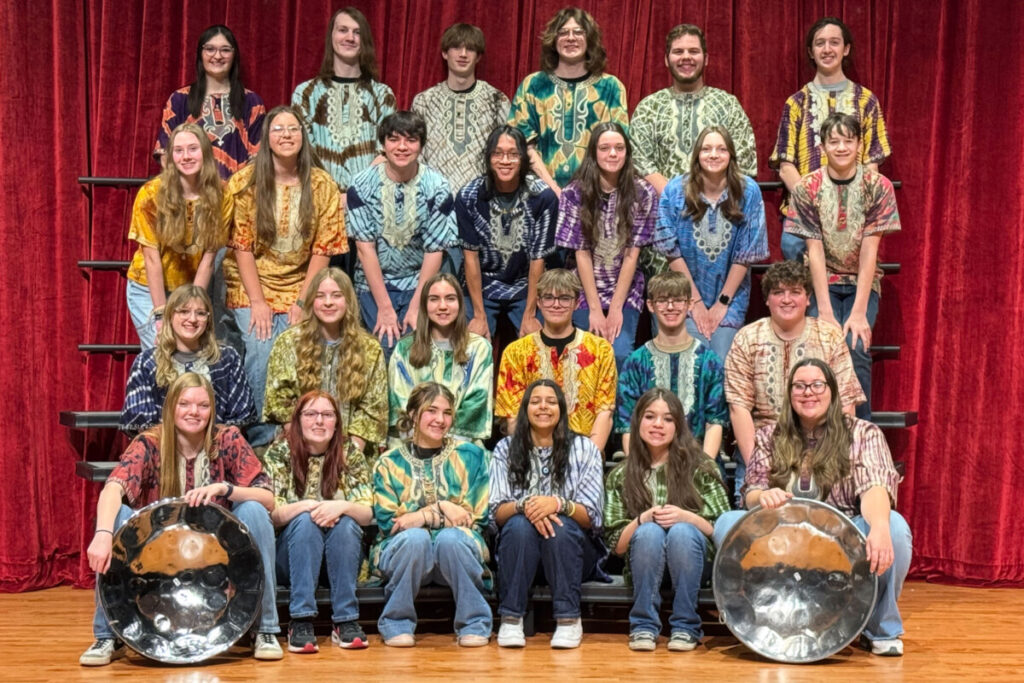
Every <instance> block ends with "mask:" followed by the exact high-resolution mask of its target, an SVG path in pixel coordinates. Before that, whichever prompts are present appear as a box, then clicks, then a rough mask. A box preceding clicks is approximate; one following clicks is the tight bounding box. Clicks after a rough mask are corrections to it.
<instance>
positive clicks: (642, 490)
mask: <svg viewBox="0 0 1024 683" xmlns="http://www.w3.org/2000/svg"><path fill="white" fill-rule="evenodd" d="M659 400H660V401H664V402H665V403H666V405H668V410H669V414H670V415H671V416H672V421H673V423H674V425H675V428H676V433H675V436H673V437H672V442H671V443H670V444H669V446H668V462H667V463H666V464H665V473H666V475H667V482H668V501H667V502H668V503H669V504H670V505H675V506H677V507H680V508H682V509H684V510H689V511H690V512H697V513H699V512H700V509H701V507H702V506H703V499H702V498H701V495H700V492H699V491H698V490H697V486H696V485H695V484H694V483H693V477H694V474H695V473H696V472H697V471H702V472H704V473H705V474H708V475H710V476H713V477H720V475H719V473H718V468H717V467H716V466H715V464H714V462H712V460H711V458H709V457H708V456H707V455H705V454H704V451H703V449H702V448H701V446H700V444H698V443H697V441H696V439H694V438H693V434H691V433H690V428H689V426H688V425H687V422H686V411H684V410H683V404H682V403H681V402H680V401H679V397H678V396H676V395H675V394H673V393H672V392H671V391H668V390H667V389H661V388H657V387H655V388H654V389H651V390H650V391H648V392H647V393H645V394H644V395H643V396H641V397H640V400H638V401H637V402H636V408H635V409H634V410H633V416H632V417H631V419H630V423H629V455H628V457H627V458H626V463H625V465H624V467H625V476H624V478H623V481H622V500H623V502H624V503H625V505H626V511H627V512H628V513H629V516H630V517H636V516H638V515H639V514H640V513H641V512H643V511H644V510H647V509H648V508H650V507H651V506H652V505H653V504H654V499H653V496H652V494H651V490H650V488H648V486H647V478H648V476H649V474H650V471H651V452H650V450H648V448H647V444H645V443H644V441H643V439H641V438H640V422H641V420H642V419H643V416H644V412H645V411H646V410H647V408H648V407H650V405H651V404H652V403H654V402H655V401H659Z"/></svg>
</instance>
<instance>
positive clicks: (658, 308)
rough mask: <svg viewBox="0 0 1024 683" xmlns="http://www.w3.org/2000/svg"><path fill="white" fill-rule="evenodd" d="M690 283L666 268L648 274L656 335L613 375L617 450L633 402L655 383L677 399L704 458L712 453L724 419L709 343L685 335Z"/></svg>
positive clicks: (718, 362)
mask: <svg viewBox="0 0 1024 683" xmlns="http://www.w3.org/2000/svg"><path fill="white" fill-rule="evenodd" d="M691 296H692V293H691V290H690V281H689V279H688V278H687V277H686V276H685V275H684V274H683V273H680V272H678V271H674V270H670V271H666V272H664V273H660V274H658V275H655V276H654V277H652V278H651V281H650V282H649V283H648V285H647V310H648V311H650V312H651V314H652V315H654V318H655V319H656V320H657V322H658V334H657V335H656V336H655V337H654V339H652V340H651V341H649V342H647V343H646V344H644V345H643V346H641V347H640V348H638V349H637V350H636V351H634V352H633V353H631V354H630V355H629V358H627V359H626V362H625V363H623V364H622V371H621V372H620V373H619V386H618V391H617V392H616V394H617V396H616V399H617V401H618V405H617V407H616V409H615V432H616V433H617V434H622V450H623V452H624V453H628V452H629V423H630V420H631V419H632V416H633V408H635V407H636V402H637V401H638V400H639V399H640V397H641V396H643V395H644V394H645V393H647V391H649V390H650V389H653V388H655V387H661V388H662V389H668V390H669V391H671V392H672V393H673V394H675V395H676V396H678V397H679V400H680V401H682V403H683V408H684V409H685V410H686V421H687V425H688V426H689V428H690V433H691V434H693V436H694V438H695V439H697V440H698V441H700V442H701V443H702V444H703V446H704V452H705V453H707V454H708V456H709V457H712V458H716V457H718V451H719V449H720V448H721V446H722V433H723V430H724V429H725V426H726V425H727V424H728V423H729V407H728V405H727V404H726V402H725V394H724V389H723V380H724V377H725V372H724V370H723V368H722V359H721V358H719V357H718V354H716V353H715V352H714V351H712V350H711V347H710V346H709V345H708V344H707V343H705V342H702V341H699V340H697V339H695V338H693V337H691V336H690V333H689V331H688V330H687V328H686V313H687V311H688V310H689V309H690V304H691V303H692V299H691V298H690V297H691Z"/></svg>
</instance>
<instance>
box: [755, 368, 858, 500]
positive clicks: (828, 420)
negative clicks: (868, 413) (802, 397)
mask: <svg viewBox="0 0 1024 683" xmlns="http://www.w3.org/2000/svg"><path fill="white" fill-rule="evenodd" d="M808 366H810V367H815V368H818V369H819V370H821V373H822V374H823V375H824V376H825V383H826V384H827V385H828V390H829V397H830V398H831V401H830V402H829V405H828V409H827V410H826V411H825V433H824V435H823V436H822V437H821V439H819V440H818V443H817V445H816V446H815V447H814V448H813V449H811V448H810V447H809V446H808V443H807V437H806V436H805V435H804V432H803V430H802V429H801V428H800V417H799V416H798V415H797V414H796V411H795V410H793V400H792V396H793V377H794V376H796V372H797V370H799V369H800V368H804V367H808ZM852 419H853V418H850V417H849V416H847V415H844V414H843V406H842V402H841V401H840V400H839V384H838V382H836V375H835V373H834V372H832V368H830V367H829V366H828V363H826V362H825V361H823V360H820V359H818V358H804V359H803V360H800V361H797V362H796V363H795V364H794V365H793V369H792V370H791V371H790V373H789V381H788V382H786V395H785V396H783V398H782V410H781V411H780V412H779V421H778V422H777V423H776V425H775V430H774V432H773V433H772V440H773V442H774V449H773V451H772V461H771V471H770V472H769V474H768V481H769V486H772V487H778V488H781V489H785V488H786V486H787V485H788V484H789V482H790V479H791V478H792V476H793V475H794V474H797V473H799V472H800V466H801V463H802V462H803V460H804V457H805V456H806V455H810V459H811V462H810V464H811V472H812V473H813V474H814V481H816V482H817V483H818V485H819V486H820V487H821V490H822V492H823V493H824V494H825V496H826V497H827V496H828V492H829V491H831V490H832V487H833V486H835V485H836V484H837V483H838V482H840V481H842V480H843V479H844V478H846V477H847V476H848V475H849V474H850V446H851V445H852V444H853V435H852V433H851V431H850V427H851V424H850V421H851V420H852Z"/></svg>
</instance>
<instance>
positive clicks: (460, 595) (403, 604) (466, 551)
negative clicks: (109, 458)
mask: <svg viewBox="0 0 1024 683" xmlns="http://www.w3.org/2000/svg"><path fill="white" fill-rule="evenodd" d="M380 571H381V573H382V574H383V575H384V577H385V578H386V579H387V585H386V586H385V587H384V596H385V599H386V602H385V603H384V609H383V610H382V611H381V613H380V619H378V620H377V630H378V631H379V632H380V635H381V637H383V638H384V639H385V640H387V639H389V638H393V637H395V636H397V635H401V634H405V633H410V634H411V633H413V632H414V631H415V630H416V595H417V593H419V590H420V587H422V586H425V585H427V584H428V583H431V582H435V583H440V584H442V585H445V586H450V587H451V589H452V595H453V596H454V597H455V635H457V636H464V635H477V636H485V637H490V635H491V629H492V624H491V606H490V605H488V604H487V600H486V599H484V596H483V590H484V583H483V575H484V570H483V565H482V564H481V563H480V554H479V553H478V552H477V548H476V545H475V544H474V543H473V541H472V540H471V539H470V537H469V535H468V534H466V532H465V531H463V530H461V529H456V528H448V529H442V530H441V531H439V532H438V534H437V536H436V537H435V538H434V539H433V541H431V538H430V532H429V531H427V530H426V529H407V530H406V531H402V532H399V534H398V535H397V536H396V537H395V538H394V540H392V541H391V542H390V543H389V544H388V547H387V548H385V549H384V552H383V553H382V554H381V558H380Z"/></svg>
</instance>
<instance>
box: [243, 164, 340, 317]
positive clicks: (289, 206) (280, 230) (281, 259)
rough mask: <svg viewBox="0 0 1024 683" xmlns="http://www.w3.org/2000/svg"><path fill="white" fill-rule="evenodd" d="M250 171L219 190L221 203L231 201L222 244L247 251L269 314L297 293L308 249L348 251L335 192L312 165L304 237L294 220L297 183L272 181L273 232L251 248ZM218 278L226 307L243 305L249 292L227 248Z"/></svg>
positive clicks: (298, 191) (299, 190)
mask: <svg viewBox="0 0 1024 683" xmlns="http://www.w3.org/2000/svg"><path fill="white" fill-rule="evenodd" d="M252 171H253V167H252V165H249V166H246V167H244V168H242V169H241V170H240V171H238V173H236V174H235V175H233V176H232V177H231V180H230V181H229V182H228V186H227V189H226V190H225V192H224V198H225V202H226V203H228V204H230V205H231V209H230V213H231V215H232V216H233V223H232V227H231V237H230V239H229V240H228V246H229V247H231V248H232V249H234V250H235V251H249V252H253V254H254V255H255V257H256V272H257V273H258V274H259V277H260V285H261V286H262V288H263V296H264V298H265V299H266V300H267V303H268V304H270V308H271V309H272V310H273V311H274V312H275V313H287V312H288V309H289V307H291V305H292V304H294V303H295V301H296V300H297V299H298V298H299V294H300V292H301V290H302V283H303V281H304V280H305V279H306V270H307V268H308V267H309V259H310V257H311V256H313V255H314V254H315V255H318V256H334V255H335V254H343V253H345V252H346V251H348V238H347V236H346V234H345V218H344V216H343V214H342V210H341V193H340V192H339V191H338V186H337V185H336V184H335V182H334V180H332V179H331V176H330V175H328V173H327V172H326V171H324V170H322V169H319V168H314V169H312V171H311V172H310V186H311V187H312V191H313V231H312V234H311V235H309V236H308V237H303V236H302V234H301V232H300V231H299V225H298V216H299V202H300V200H301V198H302V188H301V187H299V186H297V185H296V186H285V185H278V186H277V200H276V202H275V210H274V214H275V218H276V219H277V236H276V239H275V240H274V243H273V244H271V245H270V246H261V247H259V248H257V247H256V197H255V191H254V188H252V187H246V185H248V183H249V179H250V178H251V177H252ZM224 282H225V284H226V286H227V305H228V308H248V307H249V305H250V304H249V295H248V294H246V292H245V287H244V286H243V285H242V278H241V276H240V274H239V272H238V261H236V260H235V255H234V253H233V252H232V253H229V254H228V256H227V258H225V259H224Z"/></svg>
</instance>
